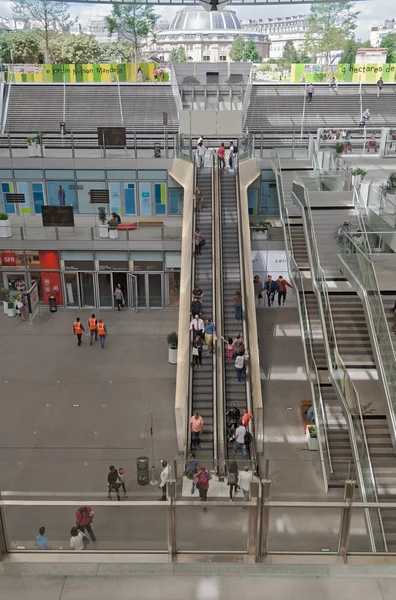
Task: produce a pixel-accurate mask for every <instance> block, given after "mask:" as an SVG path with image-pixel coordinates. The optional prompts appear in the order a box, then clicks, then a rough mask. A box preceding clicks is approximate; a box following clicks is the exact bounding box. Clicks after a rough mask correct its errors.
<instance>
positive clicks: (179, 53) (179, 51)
mask: <svg viewBox="0 0 396 600" xmlns="http://www.w3.org/2000/svg"><path fill="white" fill-rule="evenodd" d="M170 60H171V61H172V62H186V61H187V56H186V51H185V49H184V46H178V47H177V48H172V52H171V55H170Z"/></svg>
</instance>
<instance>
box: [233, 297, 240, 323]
mask: <svg viewBox="0 0 396 600" xmlns="http://www.w3.org/2000/svg"><path fill="white" fill-rule="evenodd" d="M232 301H233V303H234V306H235V321H242V296H241V290H237V291H236V292H235V294H234V297H233V299H232Z"/></svg>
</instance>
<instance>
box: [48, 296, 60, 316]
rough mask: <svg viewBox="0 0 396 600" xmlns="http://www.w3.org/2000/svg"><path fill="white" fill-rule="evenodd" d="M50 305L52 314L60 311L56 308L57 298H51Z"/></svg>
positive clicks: (49, 299)
mask: <svg viewBox="0 0 396 600" xmlns="http://www.w3.org/2000/svg"><path fill="white" fill-rule="evenodd" d="M48 303H49V309H50V312H56V311H57V310H58V307H57V306H56V298H55V296H49V298H48Z"/></svg>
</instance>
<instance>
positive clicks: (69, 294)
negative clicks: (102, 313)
mask: <svg viewBox="0 0 396 600" xmlns="http://www.w3.org/2000/svg"><path fill="white" fill-rule="evenodd" d="M62 278H63V285H64V294H63V297H64V298H65V299H66V306H80V302H79V297H80V293H79V288H78V280H77V273H66V272H65V273H62Z"/></svg>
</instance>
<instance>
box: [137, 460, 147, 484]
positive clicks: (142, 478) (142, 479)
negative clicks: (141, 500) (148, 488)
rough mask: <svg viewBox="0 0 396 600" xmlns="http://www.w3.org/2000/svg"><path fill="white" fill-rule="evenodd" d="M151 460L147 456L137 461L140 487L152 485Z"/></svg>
mask: <svg viewBox="0 0 396 600" xmlns="http://www.w3.org/2000/svg"><path fill="white" fill-rule="evenodd" d="M149 461H150V459H149V458H147V456H139V457H138V458H137V459H136V477H137V482H138V485H147V484H148V483H150V468H149Z"/></svg>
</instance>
